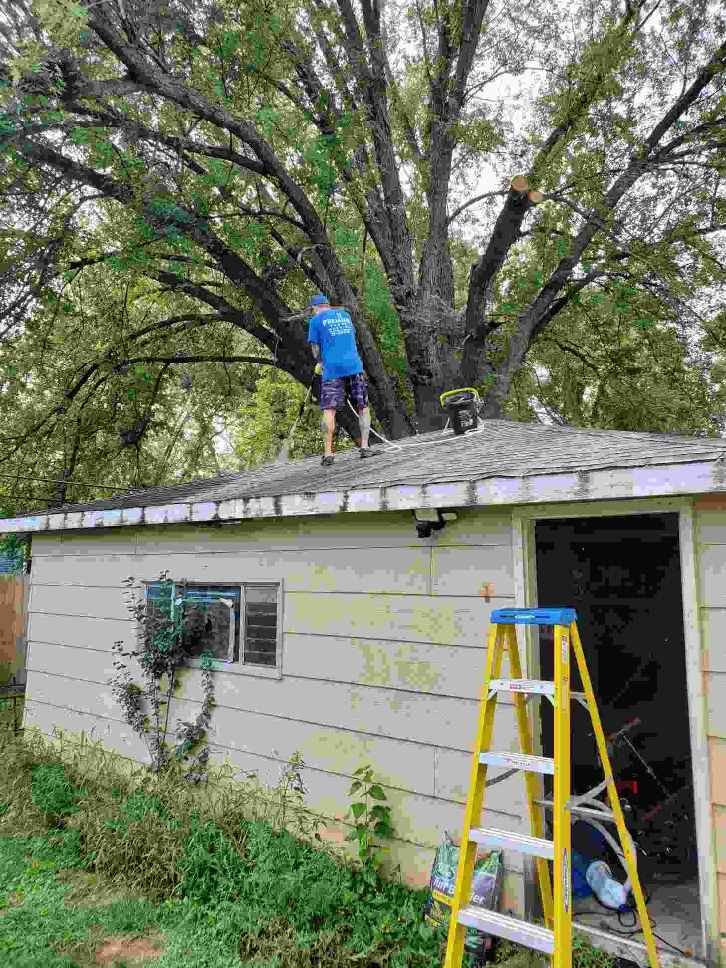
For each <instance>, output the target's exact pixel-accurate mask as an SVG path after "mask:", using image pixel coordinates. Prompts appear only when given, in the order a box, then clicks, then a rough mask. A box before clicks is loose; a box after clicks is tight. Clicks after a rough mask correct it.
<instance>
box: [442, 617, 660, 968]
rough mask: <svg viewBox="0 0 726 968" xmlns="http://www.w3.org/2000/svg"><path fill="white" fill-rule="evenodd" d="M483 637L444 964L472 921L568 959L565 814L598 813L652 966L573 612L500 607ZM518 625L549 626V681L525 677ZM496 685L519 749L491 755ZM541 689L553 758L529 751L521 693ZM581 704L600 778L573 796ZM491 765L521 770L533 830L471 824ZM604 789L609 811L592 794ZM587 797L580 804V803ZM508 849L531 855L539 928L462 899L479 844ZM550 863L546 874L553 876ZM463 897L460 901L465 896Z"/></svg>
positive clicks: (455, 959) (629, 848) (565, 967)
mask: <svg viewBox="0 0 726 968" xmlns="http://www.w3.org/2000/svg"><path fill="white" fill-rule="evenodd" d="M490 622H491V624H490V628H489V635H488V639H487V659H486V671H485V674H484V684H483V689H482V698H481V705H480V709H479V722H478V726H477V732H476V740H475V744H474V756H473V760H472V767H471V777H470V783H469V793H468V797H467V802H466V810H465V813H464V826H463V830H462V834H461V849H460V851H459V864H458V869H457V874H456V886H455V889H454V896H453V898H452V904H451V920H450V922H449V934H448V940H447V945H446V961H445V968H461V964H462V960H463V955H464V940H465V936H466V929H467V928H476V929H477V930H479V931H482V932H484V933H485V934H489V935H493V936H494V937H499V938H506V939H507V940H509V941H513V942H515V943H516V944H520V945H523V946H524V947H527V948H532V949H534V950H535V951H540V952H542V953H544V954H546V955H550V956H551V959H552V965H553V968H571V966H572V854H571V843H570V841H571V831H570V824H571V817H572V816H573V815H580V816H584V817H588V816H595V817H596V818H597V819H598V820H599V821H601V822H602V821H604V822H610V823H614V824H615V827H616V829H617V833H618V836H619V840H620V845H621V848H622V851H623V858H624V865H625V867H626V870H627V873H628V879H629V885H630V890H631V891H632V893H633V897H634V899H635V906H636V910H637V912H638V916H639V918H640V922H641V925H642V931H643V935H644V937H645V947H646V950H647V953H648V961H649V963H650V968H659V963H658V954H657V951H656V947H655V940H654V935H653V929H652V926H651V923H650V919H649V917H648V914H647V911H646V906H645V898H644V897H643V891H642V888H641V886H640V881H639V879H638V871H637V860H636V856H635V848H634V845H633V842H632V839H631V838H630V835H629V834H628V831H627V829H626V826H625V820H624V817H623V811H622V808H621V805H620V800H619V798H618V793H617V789H616V786H615V780H614V777H613V772H612V768H611V766H610V759H609V756H608V751H607V745H606V744H607V741H606V738H605V734H604V732H603V728H602V723H601V721H600V714H599V712H598V709H597V704H596V702H595V696H594V693H593V689H592V682H591V680H590V675H589V672H588V670H587V665H586V662H585V655H584V652H583V649H582V643H581V641H580V636H579V633H578V630H577V613H576V611H575V610H574V609H572V608H534V609H526V608H504V609H495V610H494V611H493V612H492V614H491V619H490ZM517 625H525V626H526V625H537V626H550V627H554V649H555V662H554V681H553V682H548V681H540V680H534V679H525V678H523V676H522V664H521V661H520V656H519V646H518V644H517V631H516V626H517ZM571 650H572V652H574V656H575V661H576V663H577V668H578V670H579V673H580V678H581V680H582V684H583V688H584V692H583V693H575V692H571V691H570V653H571ZM505 651H506V652H508V655H509V675H510V677H511V678H508V679H503V678H500V676H501V671H502V661H503V658H504V652H505ZM500 692H509V693H512V694H513V697H514V707H515V712H516V718H517V728H518V732H519V743H520V752H519V753H511V752H497V751H494V750H492V749H491V742H492V734H493V731H494V714H495V711H496V706H497V697H498V694H499V693H500ZM529 695H541V696H546V697H547V698H548V699H549V700H550V702H552V704H553V706H554V757H544V756H536V755H534V754H533V752H532V732H531V727H530V721H529V716H528V712H527V708H526V705H525V696H529ZM573 699H574V700H576V701H577V702H579V703H580V704H581V705H582V706H584V707H585V708H586V709H587V710H588V712H589V714H590V719H591V721H592V726H593V729H594V733H595V742H596V746H597V751H598V755H599V758H600V763H601V766H602V769H603V773H604V780H603V781H602V783H600V784H599V785H598V786H596V787H595V788H593V789H592V790H590V791H588V792H587V793H586V794H583V795H582V796H577V797H573V796H571V790H570V773H571V764H570V702H571V700H573ZM490 766H494V767H509V768H514V769H515V770H517V771H521V772H523V773H524V775H525V786H526V791H527V802H528V808H529V817H530V824H531V835H525V834H519V833H513V832H510V831H506V830H494V829H490V828H486V827H476V826H474V824H475V823H476V822H477V821H478V818H479V817H480V816H481V812H482V809H483V806H484V789H485V786H486V785H487V770H488V768H489V767H490ZM538 774H539V775H544V774H548V775H550V776H552V777H553V780H554V800H553V801H549V800H544V799H541V798H540V791H539V779H538ZM603 791H606V792H607V797H608V800H609V809H607V807H606V805H605V804H604V803H603V802H602V801H600V800H599V799H597V797H598V796H599V794H600V793H602V792H603ZM585 804H587V806H585ZM544 808H549V809H552V810H553V821H554V824H553V826H554V838H553V840H546V839H545V837H544V815H543V809H544ZM480 846H482V847H486V848H489V849H496V850H511V851H517V852H520V853H523V854H528V855H530V856H533V857H535V858H536V866H537V879H538V882H539V888H540V894H541V898H542V909H543V911H544V918H545V924H544V926H542V925H539V924H534V923H531V922H528V921H522V920H519V919H517V918H512V917H509V916H506V915H503V914H500V913H498V912H496V911H487V910H481V909H477V908H474V907H473V906H464V905H466V903H467V899H468V898H469V897H470V896H471V884H472V874H473V870H474V864H475V861H476V856H477V851H478V848H479V847H480ZM549 862H551V863H552V867H553V871H552V875H551V874H550V867H549ZM462 902H463V903H462Z"/></svg>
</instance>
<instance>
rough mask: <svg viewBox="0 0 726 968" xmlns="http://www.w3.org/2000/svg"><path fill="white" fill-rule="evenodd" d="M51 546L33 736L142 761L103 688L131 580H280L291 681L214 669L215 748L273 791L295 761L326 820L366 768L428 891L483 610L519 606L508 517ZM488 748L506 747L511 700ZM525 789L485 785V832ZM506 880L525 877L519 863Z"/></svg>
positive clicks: (37, 548)
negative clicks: (83, 738) (428, 531)
mask: <svg viewBox="0 0 726 968" xmlns="http://www.w3.org/2000/svg"><path fill="white" fill-rule="evenodd" d="M58 537H59V536H55V535H53V536H38V537H36V538H34V540H33V553H34V562H33V595H32V598H31V615H30V629H29V638H30V641H31V646H30V655H29V670H30V671H29V688H28V695H29V704H28V710H29V711H28V722H29V723H30V722H33V721H37V722H38V725H40V726H41V728H43V730H44V732H49V731H50V726H51V724H52V723H57V724H58V725H64V723H67V724H68V728H70V729H71V730H72V731H77V730H75V727H74V726H73V725H71V724H72V723H76V724H80V723H82V722H87V723H89V724H96V725H97V730H96V732H97V733H98V734H99V735H100V736H101V737H102V738H104V737H105V739H104V742H106V741H107V740H112V743H111V745H112V746H113V747H114V748H117V749H120V751H122V752H123V750H126V751H127V752H126V753H125V754H124V755H129V756H132V757H134V758H138V757H139V752H140V744H139V741H138V738H136V737H134V736H133V734H130V731H129V730H128V728H127V727H124V725H123V724H122V723H121V722H120V711H119V709H118V707H117V705H116V704H115V702H114V700H113V697H112V695H111V691H110V687H109V686H108V678H109V677H110V675H111V674H112V672H113V667H112V654H111V647H112V644H113V642H114V641H117V640H122V641H124V643H125V644H126V645H127V646H132V645H133V641H134V626H133V623H132V622H131V621H130V620H129V613H128V611H127V610H126V608H125V606H124V603H123V600H122V588H121V583H122V581H123V579H124V578H126V577H128V576H133V577H135V578H137V579H139V578H143V579H153V578H156V577H157V576H158V575H159V574H160V572H161V571H162V570H163V569H168V570H169V571H170V573H171V574H172V576H174V577H175V578H186V579H187V580H190V581H194V580H196V581H204V582H229V581H279V580H282V581H283V582H284V590H285V596H284V607H283V631H284V636H283V677H282V679H279V680H271V679H264V678H260V677H255V676H249V675H247V674H245V673H240V672H235V671H234V669H233V668H229V669H224V670H221V671H218V672H216V673H215V691H216V698H217V702H218V707H217V708H216V709H215V712H214V717H213V724H212V729H211V731H210V741H211V742H212V743H213V745H214V748H215V749H217V750H219V751H220V755H222V753H224V754H225V755H228V756H230V758H231V759H232V760H233V762H234V763H235V764H236V765H237V766H238V767H239V768H240V769H247V768H249V769H252V768H255V769H259V771H260V774H261V776H262V774H264V775H265V776H267V777H269V776H272V774H274V775H275V778H276V777H277V776H279V771H280V768H281V767H282V766H283V765H284V763H285V762H286V761H287V760H289V758H290V756H292V754H293V753H294V752H295V751H300V752H301V753H302V755H303V758H304V760H305V763H306V764H307V771H308V774H307V775H306V783H307V785H308V787H309V789H310V794H309V799H310V805H311V807H313V809H319V810H320V812H321V813H324V814H325V815H326V816H331V817H334V816H339V815H340V814H341V813H342V812H344V810H345V809H346V806H347V802H348V796H347V790H348V788H349V785H350V775H351V774H352V772H353V770H355V769H356V768H357V767H358V766H360V765H361V763H362V762H371V763H372V765H373V767H374V770H375V771H376V772H377V774H378V775H379V776H380V778H381V780H382V782H383V783H384V785H385V786H386V788H387V791H388V794H389V798H390V800H391V804H392V807H393V815H394V820H395V824H396V830H397V834H398V837H399V839H401V840H402V841H404V842H405V844H408V845H412V846H413V847H415V848H416V849H425V850H427V851H428V852H429V853H428V855H427V857H428V860H427V861H426V864H425V869H426V877H427V876H428V872H429V866H430V859H431V853H430V852H431V849H432V848H433V847H434V846H435V845H436V844H437V843H438V842H439V841H440V839H441V836H442V834H443V831H444V830H445V829H449V830H451V832H452V833H453V834H454V835H456V832H457V830H458V829H459V827H460V825H461V821H462V806H461V805H462V803H463V802H464V801H465V799H466V793H467V791H466V784H467V781H468V774H469V768H470V754H469V753H468V752H467V751H469V750H470V749H471V747H472V743H473V737H474V732H475V728H476V717H477V708H478V699H479V690H480V684H481V679H482V675H483V671H484V663H485V658H486V650H485V637H486V631H487V624H488V619H489V613H490V611H491V609H492V608H496V607H503V606H511V605H512V604H513V603H514V599H513V594H514V591H513V578H512V550H511V527H510V520H509V517H508V515H506V514H502V513H499V512H497V513H496V514H487V513H482V512H471V513H469V512H462V513H461V514H460V516H459V520H458V521H456V522H453V523H450V524H449V525H447V527H446V528H445V529H444V530H443V531H442V532H440V533H439V534H438V535H437V536H436V537H435V538H434V539H433V540H430V541H421V540H420V539H418V538H417V536H416V534H415V530H414V527H413V519H412V516H411V515H409V514H391V515H355V516H353V515H351V518H350V520H346V519H341V518H329V519H316V520H302V521H294V522H291V521H284V522H280V521H266V522H249V523H245V524H243V525H239V526H233V527H222V528H194V527H191V528H190V527H176V528H174V527H168V528H143V529H135V530H134V531H133V533H131V532H128V533H126V534H125V535H121V534H119V533H118V532H115V533H114V532H110V531H109V532H104V533H100V532H99V533H87V534H68V535H62V536H60V540H58ZM183 679H184V684H183V687H182V692H183V695H184V697H185V699H184V700H175V701H174V702H173V705H172V710H171V713H172V715H171V716H170V723H172V724H173V723H175V722H176V718H177V716H181V717H183V718H188V717H189V716H193V715H194V713H195V711H196V709H198V701H199V699H200V698H201V692H200V682H199V671H198V670H187V671H185V672H184V674H183ZM274 690H277V693H274ZM59 707H64V708H62V709H61V708H59ZM79 728H86V727H83V726H81V727H79ZM86 731H87V732H88V729H86ZM497 734H498V735H497ZM495 740H496V745H497V747H499V748H503V749H515V748H516V738H515V729H514V717H513V714H512V707H511V705H510V704H509V703H505V704H504V708H503V709H502V710H501V714H500V715H499V716H498V717H497V729H496V734H495ZM144 758H145V759H146V758H147V757H146V756H144ZM251 763H256V764H257V766H256V767H252V766H249V764H251ZM271 782H275V780H274V779H273V780H272V781H271ZM520 786H522V784H521V778H519V777H515V778H512V780H508V781H505V782H504V783H501V784H496V785H494V786H493V787H491V789H490V790H489V791H488V794H487V805H488V808H489V809H488V811H487V814H488V816H489V822H491V823H493V824H495V825H497V826H500V827H505V828H506V827H510V828H517V827H518V826H519V825H520V823H521V819H520V818H521V816H522V812H523V795H522V792H523V791H522V790H520V789H519V788H520ZM401 849H403V846H402V847H401ZM411 856H412V858H413V855H411ZM411 865H413V867H415V866H416V865H415V861H414V860H413V859H411V860H410V863H409V862H407V866H408V867H411ZM508 865H509V866H510V867H511V868H512V869H513V870H514V872H515V875H516V876H519V873H518V872H519V871H520V870H521V864H520V863H519V859H518V858H516V857H512V858H508ZM404 869H406V867H404ZM406 873H407V877H410V875H411V870H407V871H406ZM514 894H516V895H517V896H518V895H519V887H517V888H516V889H515V890H514Z"/></svg>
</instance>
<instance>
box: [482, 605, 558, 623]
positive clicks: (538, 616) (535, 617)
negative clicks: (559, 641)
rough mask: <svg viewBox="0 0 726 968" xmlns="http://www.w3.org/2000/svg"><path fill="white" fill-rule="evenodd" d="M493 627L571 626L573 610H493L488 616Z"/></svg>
mask: <svg viewBox="0 0 726 968" xmlns="http://www.w3.org/2000/svg"><path fill="white" fill-rule="evenodd" d="M489 621H490V622H491V623H492V624H493V625H572V623H573V622H576V621H577V612H576V611H575V609H574V608H495V609H494V611H493V612H492V614H491V615H490V616H489Z"/></svg>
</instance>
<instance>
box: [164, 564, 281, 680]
mask: <svg viewBox="0 0 726 968" xmlns="http://www.w3.org/2000/svg"><path fill="white" fill-rule="evenodd" d="M279 587H280V586H279V585H272V584H269V585H262V584H260V585H258V584H249V585H201V584H186V585H177V584H176V583H175V582H171V581H167V582H149V583H148V584H147V586H146V602H147V609H146V612H147V621H152V620H153V619H154V618H157V620H159V619H162V618H166V619H168V618H169V617H170V616H172V615H173V614H174V612H175V611H176V609H178V608H182V609H183V636H184V637H183V640H182V641H183V643H184V646H185V650H186V651H187V653H188V654H189V655H190V656H198V655H201V653H202V652H211V653H212V655H213V656H214V657H215V658H216V659H220V660H222V661H226V662H239V661H240V653H241V659H242V663H243V664H244V665H250V666H254V665H256V666H268V667H272V668H275V667H276V666H277V663H278V655H277V640H278V627H277V602H278V593H279ZM179 599H182V601H181V602H180V601H179ZM242 615H244V621H242V620H241V616H242ZM240 632H242V635H241V639H242V641H241V642H240Z"/></svg>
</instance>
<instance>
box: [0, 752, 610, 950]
mask: <svg viewBox="0 0 726 968" xmlns="http://www.w3.org/2000/svg"><path fill="white" fill-rule="evenodd" d="M0 744H1V748H0V754H1V755H2V757H3V767H4V785H3V789H2V793H1V794H0V801H1V802H0V965H8V966H12V968H98V966H99V965H106V966H109V968H141V966H152V965H153V966H155V968H235V966H241V965H246V966H250V968H343V966H346V968H350V966H351V965H354V966H356V968H431V966H434V965H440V964H442V963H443V949H444V943H445V933H444V931H443V929H441V928H438V929H433V928H431V927H429V926H428V925H426V924H425V923H424V922H423V920H422V912H423V907H424V901H425V899H426V892H425V891H414V890H410V889H409V888H407V887H405V886H404V885H403V884H401V883H398V882H396V881H395V880H383V879H381V878H379V877H373V878H371V877H364V876H363V874H362V872H361V871H360V869H359V868H358V867H357V866H356V865H354V864H352V863H351V862H350V861H348V860H346V859H345V858H344V857H343V856H342V855H341V854H340V853H339V852H338V851H337V850H336V849H334V848H330V847H323V846H321V845H320V844H316V843H314V842H308V840H310V839H311V838H310V831H311V829H312V828H311V826H310V817H309V815H308V814H307V812H306V811H305V810H304V808H302V807H301V806H300V805H299V804H295V805H293V806H294V809H285V810H280V805H279V799H276V797H274V796H271V795H270V791H264V790H263V789H262V788H260V787H259V786H257V785H255V784H254V783H253V782H250V783H247V784H245V783H231V782H225V780H224V777H223V776H221V775H220V776H219V777H217V778H216V780H215V783H214V784H213V785H210V786H208V787H204V786H199V787H193V786H191V785H190V784H189V783H188V782H185V781H184V780H183V779H181V777H180V776H179V775H175V774H174V771H173V770H172V771H171V772H170V774H169V775H162V776H152V775H151V774H149V773H148V771H146V770H144V769H143V768H139V769H133V768H129V767H126V768H123V767H122V766H121V765H120V764H119V762H118V761H116V760H115V759H114V758H112V757H109V756H108V755H107V754H106V753H105V752H104V751H103V750H102V748H101V747H100V746H98V745H96V746H91V747H89V746H87V745H86V746H85V747H84V748H82V749H80V748H79V747H77V746H76V745H75V744H72V745H70V746H69V745H68V744H67V742H66V745H65V747H62V748H61V749H60V750H59V749H57V748H54V747H53V746H52V745H51V744H49V743H48V742H47V741H45V740H43V739H42V738H41V737H39V736H38V735H34V734H32V733H30V734H28V735H26V736H25V737H23V738H12V736H9V737H8V736H7V735H6V736H5V737H4V738H3V739H1V740H0ZM281 815H285V816H286V817H287V822H288V823H291V824H292V826H293V828H296V829H297V834H298V836H293V835H292V834H291V833H290V832H289V831H287V830H285V829H282V828H281V825H280V823H279V817H280V816H281ZM394 819H395V818H394ZM510 949H511V950H510ZM521 954H522V953H521V951H518V950H517V949H515V948H513V947H512V946H502V947H501V948H500V952H499V956H500V958H503V959H504V961H505V962H506V961H509V960H512V959H514V960H517V959H518V958H520V960H521V957H520V956H521ZM511 968H530V966H529V965H528V966H524V965H521V966H520V965H517V966H515V965H514V964H512V965H511ZM532 968H533V966H532ZM578 968H610V966H609V964H608V963H607V962H605V961H602V960H599V961H598V960H593V959H592V958H591V957H589V958H588V957H580V963H579V966H578Z"/></svg>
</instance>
